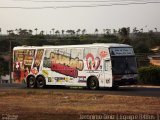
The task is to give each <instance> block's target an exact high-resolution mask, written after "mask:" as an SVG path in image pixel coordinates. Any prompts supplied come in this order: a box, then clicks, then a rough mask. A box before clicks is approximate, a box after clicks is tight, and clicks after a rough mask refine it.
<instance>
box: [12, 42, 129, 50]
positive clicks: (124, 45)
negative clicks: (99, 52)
mask: <svg viewBox="0 0 160 120" xmlns="http://www.w3.org/2000/svg"><path fill="white" fill-rule="evenodd" d="M83 47H107V48H110V47H132V46H130V45H127V44H118V43H94V44H80V45H58V46H54V45H44V46H17V47H14V48H13V50H19V49H47V48H83Z"/></svg>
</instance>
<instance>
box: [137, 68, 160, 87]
mask: <svg viewBox="0 0 160 120" xmlns="http://www.w3.org/2000/svg"><path fill="white" fill-rule="evenodd" d="M138 72H139V83H140V84H152V85H160V67H157V66H148V67H141V68H139V69H138Z"/></svg>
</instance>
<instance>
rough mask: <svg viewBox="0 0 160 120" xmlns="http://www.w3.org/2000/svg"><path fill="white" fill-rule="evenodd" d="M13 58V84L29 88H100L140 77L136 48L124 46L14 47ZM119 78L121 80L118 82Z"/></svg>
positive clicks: (130, 82)
mask: <svg viewBox="0 0 160 120" xmlns="http://www.w3.org/2000/svg"><path fill="white" fill-rule="evenodd" d="M13 56H14V57H13V68H14V69H13V73H14V82H16V83H22V82H23V83H25V84H26V85H27V87H30V88H34V87H39V88H42V87H45V86H46V85H64V86H82V87H88V88H89V89H98V88H99V87H115V86H116V87H118V86H119V85H126V84H135V83H136V78H137V66H136V59H135V55H134V51H133V48H132V47H131V46H129V45H125V44H90V45H70V46H37V47H33V46H27V47H23V46H20V47H15V48H14V50H13ZM117 76H119V78H121V79H119V81H118V82H115V81H117V79H115V78H116V77H117ZM124 79H125V82H124V83H121V82H120V81H124ZM119 83H120V84H119Z"/></svg>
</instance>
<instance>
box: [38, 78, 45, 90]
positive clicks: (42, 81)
mask: <svg viewBox="0 0 160 120" xmlns="http://www.w3.org/2000/svg"><path fill="white" fill-rule="evenodd" d="M36 81H37V87H38V88H44V87H45V86H46V82H45V78H44V77H43V76H38V77H37V78H36Z"/></svg>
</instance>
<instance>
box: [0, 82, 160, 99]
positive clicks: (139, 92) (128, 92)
mask: <svg viewBox="0 0 160 120" xmlns="http://www.w3.org/2000/svg"><path fill="white" fill-rule="evenodd" d="M10 89H11V90H12V89H19V90H21V89H23V90H31V89H28V88H26V87H25V86H24V85H19V84H0V92H1V91H3V90H10ZM32 90H38V91H41V90H42V91H57V92H58V91H61V92H64V91H65V92H67V93H89V94H105V95H125V96H148V97H160V87H152V86H149V87H137V86H134V87H120V88H118V89H117V90H111V89H109V88H107V89H100V90H86V89H82V88H53V87H48V88H46V89H32Z"/></svg>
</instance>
